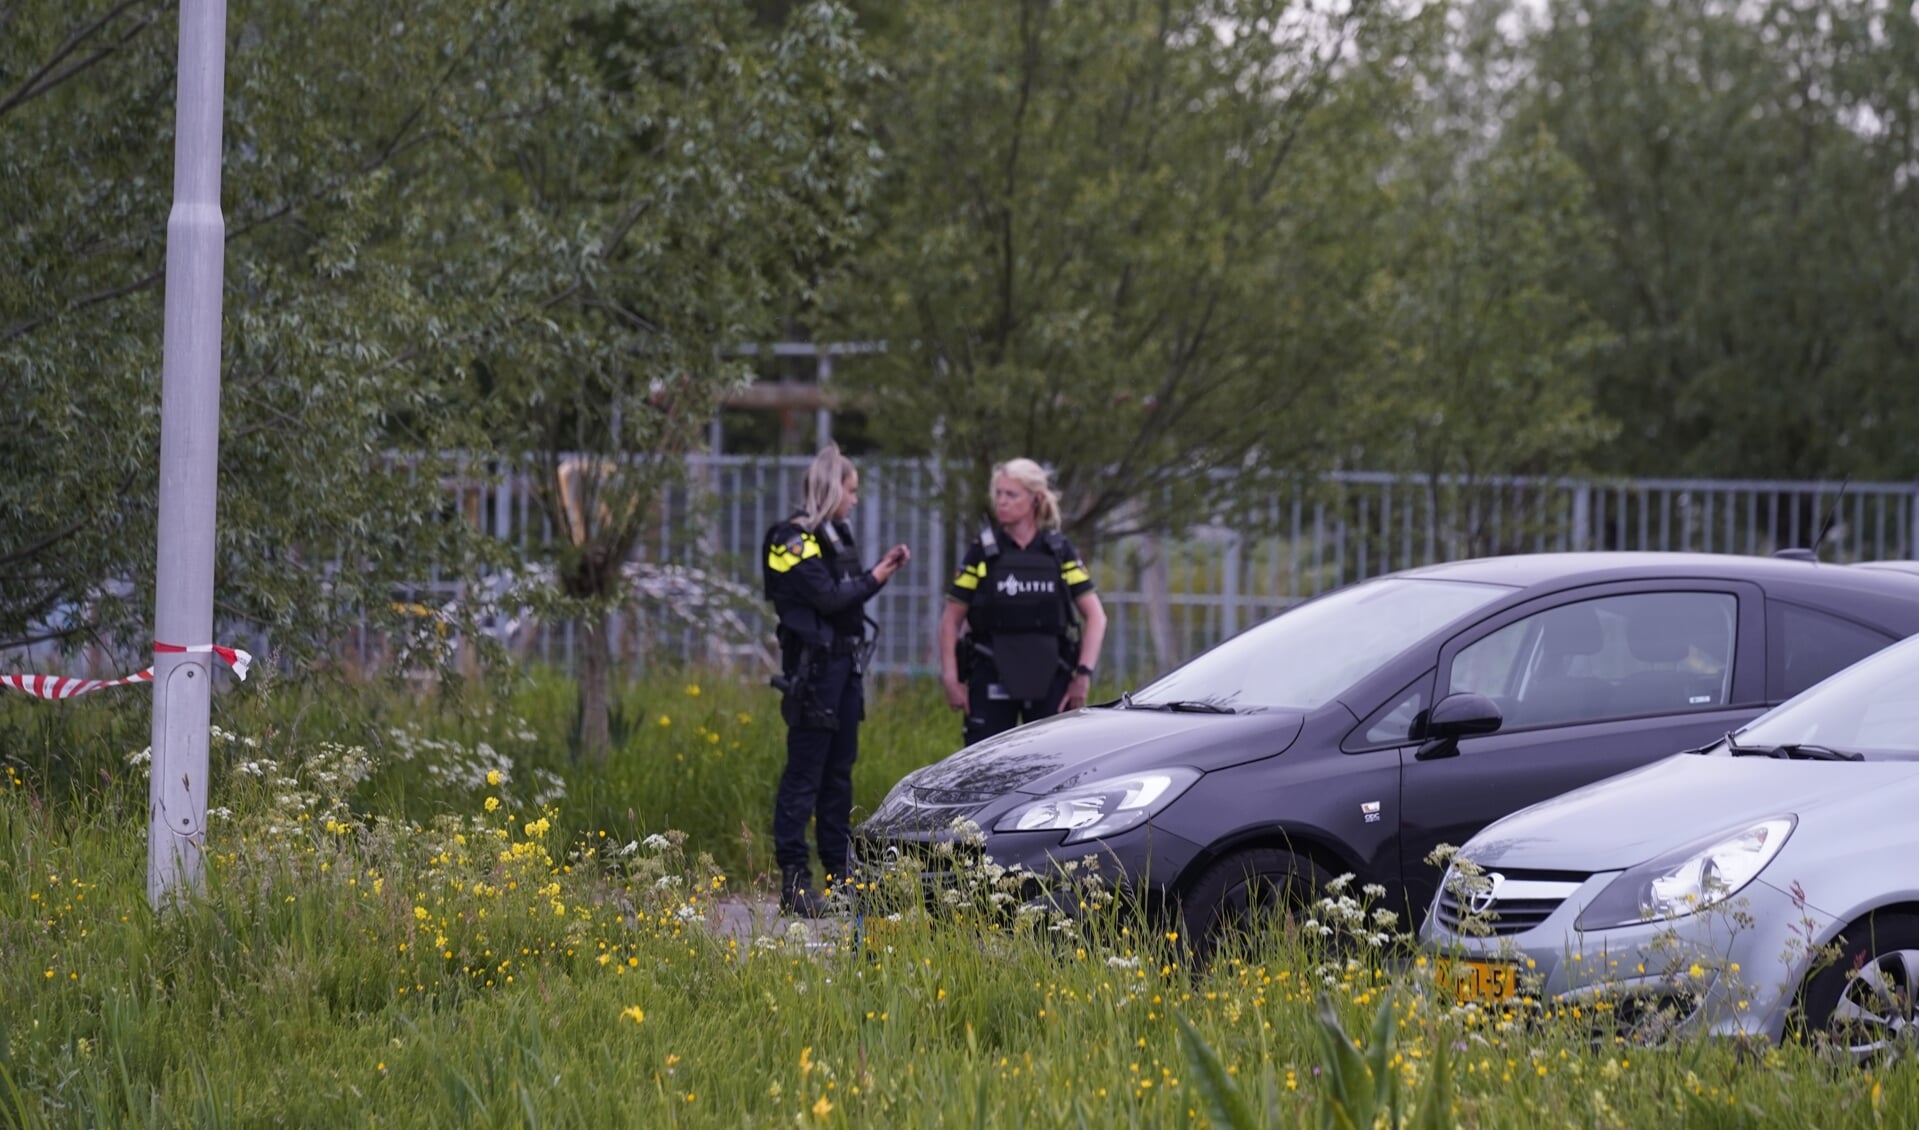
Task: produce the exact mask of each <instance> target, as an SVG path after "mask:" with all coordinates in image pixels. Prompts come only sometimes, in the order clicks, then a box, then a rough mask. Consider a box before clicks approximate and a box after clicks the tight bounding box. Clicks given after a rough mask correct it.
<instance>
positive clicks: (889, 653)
mask: <svg viewBox="0 0 1919 1130" xmlns="http://www.w3.org/2000/svg"><path fill="white" fill-rule="evenodd" d="M807 462H808V458H807V457H785V458H770V457H753V456H694V457H692V458H691V462H690V466H689V476H688V481H687V483H686V484H685V485H683V486H676V487H674V488H672V489H671V490H669V491H668V492H666V494H665V496H664V497H663V498H662V499H661V503H660V508H659V520H658V522H657V525H656V528H655V529H654V530H653V531H652V532H651V534H650V535H649V537H648V538H647V539H646V541H645V543H644V545H643V546H642V547H641V548H640V549H639V550H637V551H636V556H638V557H640V558H642V559H644V560H646V561H650V562H655V563H661V564H679V565H688V566H697V567H699V568H702V569H704V570H706V571H707V572H708V573H709V574H713V575H717V576H721V577H726V578H729V579H731V580H733V581H736V582H738V583H739V584H740V585H742V586H744V587H745V589H747V590H748V591H757V589H758V587H759V579H760V565H759V561H758V555H759V549H760V540H761V538H762V537H763V536H764V535H765V532H766V530H767V529H768V528H769V527H770V526H772V525H773V524H774V523H775V522H777V521H779V520H780V519H782V518H784V517H785V516H786V515H787V514H789V513H790V512H791V510H792V508H793V502H794V500H795V499H796V498H797V497H798V494H799V479H800V475H801V474H802V472H803V471H804V469H805V467H806V464H807ZM860 486H861V492H860V493H861V500H860V505H859V509H858V510H856V511H855V513H854V516H853V524H854V528H855V534H856V537H857V538H858V540H859V542H860V544H861V546H862V551H863V553H864V554H865V555H866V557H867V558H868V560H871V559H872V558H873V556H874V555H875V554H877V553H878V552H879V551H880V550H881V549H883V548H885V547H886V546H889V545H892V544H894V543H896V542H905V543H907V544H908V545H910V546H912V548H913V553H914V561H913V563H912V564H911V565H910V566H909V567H908V568H906V569H905V570H902V571H901V573H900V574H898V575H897V576H896V577H895V578H894V579H893V581H892V582H891V583H890V584H888V585H887V586H886V588H885V589H884V590H883V591H882V592H881V593H880V595H879V596H878V597H877V598H876V599H875V600H874V602H873V603H872V604H871V605H870V606H869V611H870V613H871V614H872V615H873V617H874V618H875V619H876V620H877V621H878V622H879V623H880V625H881V634H880V641H879V649H878V652H877V654H876V658H875V667H876V669H877V670H880V671H886V672H896V673H914V672H925V671H928V670H935V669H937V657H936V655H935V645H936V641H937V625H938V619H939V614H940V609H941V603H942V600H943V596H942V593H943V590H944V588H945V586H946V583H947V581H948V579H949V578H950V577H951V575H952V572H953V570H954V569H955V568H956V567H957V565H958V561H959V557H960V555H961V553H962V552H963V551H964V548H965V544H966V541H967V540H968V539H969V538H970V536H971V531H970V530H969V529H967V528H965V527H964V526H963V525H962V524H960V523H957V522H949V520H948V519H946V518H945V517H943V516H942V515H943V510H942V505H941V499H942V498H943V496H944V495H945V493H946V492H945V491H944V490H943V486H944V484H943V483H942V482H941V479H940V472H939V469H938V468H937V467H936V466H934V465H933V464H931V463H928V462H923V461H918V460H874V459H866V460H861V461H860ZM476 501H477V502H478V503H479V507H478V509H479V513H478V514H477V515H476V517H477V518H478V520H480V521H482V522H483V523H484V528H487V529H489V530H491V531H492V533H493V534H494V535H495V536H497V537H501V538H504V539H507V540H509V541H512V542H514V543H515V544H517V545H519V546H520V547H522V548H523V549H524V550H526V551H528V552H531V551H532V550H533V547H534V546H536V545H540V544H546V543H550V542H551V540H552V539H553V537H554V531H553V530H551V529H550V528H548V525H547V523H546V522H545V520H544V518H543V517H542V515H541V513H540V510H539V508H538V507H537V506H534V505H532V504H531V502H530V490H529V484H528V482H527V480H526V478H525V477H524V475H519V474H510V475H506V476H504V477H502V478H500V479H499V480H498V481H497V482H496V483H494V484H492V485H490V486H488V487H487V488H485V493H484V496H483V497H482V498H480V499H478V500H476ZM1828 520H1830V521H1831V528H1830V530H1829V531H1828V532H1827V534H1826V537H1825V539H1824V541H1823V543H1822V548H1821V556H1822V557H1823V558H1825V559H1827V560H1836V561H1861V560H1881V559H1886V558H1910V557H1915V556H1919V542H1916V541H1915V537H1914V530H1915V528H1919V489H1916V488H1915V484H1912V483H1864V484H1860V483H1853V484H1850V485H1847V486H1846V487H1845V488H1844V491H1843V495H1842V493H1841V486H1840V484H1838V483H1829V482H1751V481H1728V480H1692V479H1639V480H1574V479H1528V478H1485V479H1478V480H1465V479H1457V478H1440V479H1437V480H1429V479H1426V478H1421V477H1406V476H1398V475H1389V474H1378V473H1360V472H1341V473H1332V474H1327V475H1322V476H1312V477H1303V478H1301V479H1299V480H1297V481H1294V482H1292V483H1289V484H1287V485H1285V486H1283V487H1281V488H1279V489H1278V490H1275V491H1272V492H1270V493H1269V494H1268V495H1267V496H1266V497H1262V498H1259V499H1256V500H1245V499H1242V500H1240V501H1239V505H1238V506H1237V507H1236V509H1235V512H1234V513H1233V515H1232V516H1231V517H1230V519H1228V518H1224V517H1222V518H1219V519H1217V520H1212V521H1206V522H1200V523H1196V524H1194V525H1192V526H1190V527H1189V528H1187V529H1185V530H1183V531H1181V532H1180V533H1178V534H1177V535H1165V536H1157V537H1148V536H1128V537H1121V538H1114V539H1109V540H1103V541H1099V542H1097V543H1094V544H1090V545H1082V546H1081V547H1080V548H1081V549H1082V550H1084V551H1086V555H1087V558H1088V565H1089V568H1090V570H1091V572H1092V574H1093V576H1094V579H1095V581H1096V582H1097V584H1098V587H1099V590H1100V593H1101V598H1102V600H1103V602H1104V604H1105V606H1106V609H1107V614H1108V620H1109V626H1108V633H1107V645H1106V648H1105V653H1104V656H1103V659H1102V665H1103V666H1105V667H1108V668H1109V669H1111V670H1115V671H1123V672H1131V673H1143V672H1149V671H1154V670H1159V669H1163V668H1164V667H1166V666H1168V665H1170V664H1172V663H1174V662H1177V661H1179V660H1181V659H1184V658H1186V657H1188V656H1191V655H1193V654H1195V653H1197V652H1199V651H1201V650H1204V649H1205V648H1207V647H1210V646H1211V645H1213V644H1215V643H1217V642H1219V641H1220V640H1222V639H1225V638H1227V637H1228V636H1231V635H1233V634H1234V633H1236V632H1238V631H1240V630H1241V629H1244V628H1246V627H1248V626H1250V625H1252V624H1254V623H1257V622H1259V621H1260V620H1262V619H1265V618H1266V617H1268V616H1271V615H1272V614H1274V613H1276V612H1279V611H1281V610H1282V609H1284V608H1287V607H1289V606H1290V605H1292V604H1295V603H1298V602H1299V601H1301V600H1304V599H1306V598H1308V597H1311V596H1313V595H1315V594H1317V593H1320V592H1323V591H1325V590H1327V589H1330V588H1334V587H1337V586H1339V585H1343V584H1347V583H1349V582H1352V581H1356V580H1360V579H1363V578H1366V577H1373V576H1378V575H1380V574H1383V573H1388V572H1392V571H1394V570H1397V569H1404V568H1408V567H1411V566H1415V565H1422V564H1429V563H1432V562H1437V561H1446V560H1457V559H1460V558H1465V557H1477V556H1487V555H1496V554H1505V553H1519V552H1539V551H1566V550H1584V549H1591V550H1605V549H1618V550H1634V549H1646V550H1693V551H1702V552H1716V553H1739V554H1766V553H1771V552H1774V551H1775V550H1778V549H1782V548H1786V547H1792V546H1806V545H1809V544H1811V542H1812V541H1813V539H1814V538H1815V537H1816V536H1817V535H1818V533H1819V531H1820V529H1821V527H1822V526H1823V525H1824V524H1825V523H1826V522H1827V521H1828ZM742 612H743V613H744V614H745V616H746V617H747V619H748V621H749V623H757V624H759V625H761V626H762V627H764V629H765V634H767V635H768V636H769V637H770V632H771V628H770V620H769V618H768V617H767V615H766V609H765V608H764V607H763V606H760V607H747V608H743V609H742ZM618 621H619V622H618V623H617V625H616V631H615V639H616V642H617V643H618V645H619V647H620V649H621V651H622V654H623V657H624V658H626V659H627V660H629V661H639V662H647V661H658V660H663V659H676V660H691V661H702V662H715V661H727V660H738V659H740V658H742V656H744V655H750V654H752V653H754V652H756V651H757V652H758V653H759V654H760V655H761V656H762V657H763V656H764V654H765V649H764V647H759V648H753V647H742V646H741V644H740V642H739V641H737V640H727V639H724V638H722V637H720V636H718V635H715V634H712V633H702V632H700V631H698V630H696V629H693V628H690V627H687V626H684V625H678V626H667V625H666V623H665V620H664V618H662V617H659V616H657V615H648V614H647V612H646V611H645V610H638V611H635V612H633V613H632V614H630V615H624V616H622V617H619V618H618ZM763 642H764V641H762V643H763ZM509 643H510V644H511V645H512V646H513V647H514V648H515V650H516V651H517V652H518V654H520V655H522V656H523V657H525V658H527V659H528V660H538V661H544V662H548V663H555V664H560V665H563V666H569V667H570V666H571V663H572V660H573V658H574V653H575V639H574V630H573V627H572V626H571V625H567V624H557V625H538V624H533V625H526V626H524V627H523V628H521V629H520V630H519V633H518V635H517V637H516V638H515V639H514V640H510V641H509Z"/></svg>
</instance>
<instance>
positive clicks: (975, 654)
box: [953, 632, 979, 683]
mask: <svg viewBox="0 0 1919 1130" xmlns="http://www.w3.org/2000/svg"><path fill="white" fill-rule="evenodd" d="M953 659H954V662H955V665H956V666H957V667H958V668H959V677H960V682H962V683H970V682H972V681H973V672H974V671H975V670H976V669H978V667H979V644H978V643H977V642H975V641H974V639H973V633H971V632H968V633H966V634H965V635H963V636H961V637H960V638H959V646H958V647H957V648H955V649H954V655H953Z"/></svg>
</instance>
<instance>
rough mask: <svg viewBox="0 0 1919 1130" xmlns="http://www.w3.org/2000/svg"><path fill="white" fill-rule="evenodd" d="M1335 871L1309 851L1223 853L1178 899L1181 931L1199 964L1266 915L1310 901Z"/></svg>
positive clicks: (1283, 911) (1284, 910)
mask: <svg viewBox="0 0 1919 1130" xmlns="http://www.w3.org/2000/svg"><path fill="white" fill-rule="evenodd" d="M1331 878H1332V876H1330V875H1328V874H1327V873H1326V871H1325V870H1324V869H1323V868H1321V867H1320V866H1319V865H1318V864H1316V863H1314V862H1313V861H1312V860H1310V859H1307V858H1306V857H1305V856H1301V855H1295V854H1294V853H1292V852H1290V851H1285V850H1282V849H1280V848H1250V849H1247V850H1245V851H1237V852H1234V853H1232V854H1231V855H1227V856H1224V857H1223V858H1221V859H1220V860H1218V861H1217V862H1215V863H1214V864H1213V865H1212V866H1210V867H1208V868H1207V869H1206V870H1205V871H1204V872H1203V873H1201V875H1200V877H1199V879H1198V880H1197V881H1195V882H1194V883H1193V885H1192V887H1191V888H1190V889H1188V890H1187V892H1186V894H1185V895H1184V896H1183V897H1182V898H1181V899H1180V909H1179V915H1180V934H1181V936H1182V937H1183V938H1184V939H1185V944H1186V947H1187V950H1188V952H1189V953H1191V954H1192V956H1193V959H1194V961H1195V962H1196V963H1197V964H1201V965H1204V964H1206V963H1207V962H1209V961H1211V960H1212V958H1213V955H1214V954H1215V953H1216V952H1218V950H1219V948H1220V947H1221V946H1222V945H1225V944H1230V943H1232V942H1233V941H1234V939H1235V938H1236V936H1245V935H1247V934H1248V933H1249V932H1250V930H1252V929H1254V928H1257V926H1258V925H1259V924H1260V922H1261V921H1262V919H1267V918H1270V917H1271V916H1274V915H1277V914H1282V913H1288V912H1291V911H1295V910H1298V909H1301V908H1304V907H1305V906H1307V905H1308V904H1309V903H1310V902H1311V901H1312V899H1313V898H1314V897H1315V896H1316V894H1317V892H1318V891H1319V890H1320V889H1321V888H1322V887H1324V886H1325V885H1326V883H1327V882H1329V881H1330V880H1331Z"/></svg>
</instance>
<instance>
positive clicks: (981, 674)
mask: <svg viewBox="0 0 1919 1130" xmlns="http://www.w3.org/2000/svg"><path fill="white" fill-rule="evenodd" d="M1072 681H1073V673H1072V672H1071V671H1068V670H1065V669H1064V668H1062V669H1061V670H1060V672H1059V674H1057V675H1055V676H1053V682H1052V685H1050V686H1048V687H1047V688H1046V693H1045V694H1043V695H1041V696H1040V697H1038V698H1025V699H1021V698H1011V697H1008V695H1007V693H1006V688H1005V687H1002V686H1000V685H999V672H998V671H997V670H996V669H995V668H994V667H993V661H992V660H991V659H987V658H986V657H984V656H982V657H980V661H979V663H978V665H977V666H975V667H974V668H973V677H972V678H971V679H969V680H968V681H967V684H966V725H965V726H964V727H963V728H962V730H961V737H962V738H963V740H964V741H965V742H966V744H967V745H972V744H973V743H974V742H977V741H982V740H984V739H986V738H990V737H992V736H993V735H994V734H1003V733H1005V732H1006V731H1008V730H1010V729H1012V728H1013V727H1015V726H1017V725H1019V724H1020V723H1022V722H1032V721H1035V720H1036V719H1040V718H1051V717H1052V716H1053V715H1055V714H1058V713H1059V700H1060V699H1062V698H1065V697H1066V688H1067V686H1068V685H1069V684H1070V683H1072Z"/></svg>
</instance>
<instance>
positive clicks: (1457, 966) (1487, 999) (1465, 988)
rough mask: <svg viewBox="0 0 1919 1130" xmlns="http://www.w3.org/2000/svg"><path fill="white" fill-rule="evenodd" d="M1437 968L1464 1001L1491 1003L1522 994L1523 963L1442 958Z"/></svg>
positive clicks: (1444, 983) (1442, 983)
mask: <svg viewBox="0 0 1919 1130" xmlns="http://www.w3.org/2000/svg"><path fill="white" fill-rule="evenodd" d="M1434 971H1435V972H1436V973H1437V974H1438V976H1439V983H1440V984H1441V985H1444V986H1446V987H1447V988H1449V989H1451V990H1452V993H1453V997H1454V999H1456V1000H1458V1001H1459V1003H1461V1004H1490V1003H1496V1002H1499V1001H1509V1000H1513V999H1514V998H1516V997H1518V996H1519V966H1517V965H1514V964H1513V963H1511V962H1509V961H1460V960H1442V961H1440V962H1438V963H1437V966H1436V968H1435V970H1434Z"/></svg>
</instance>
